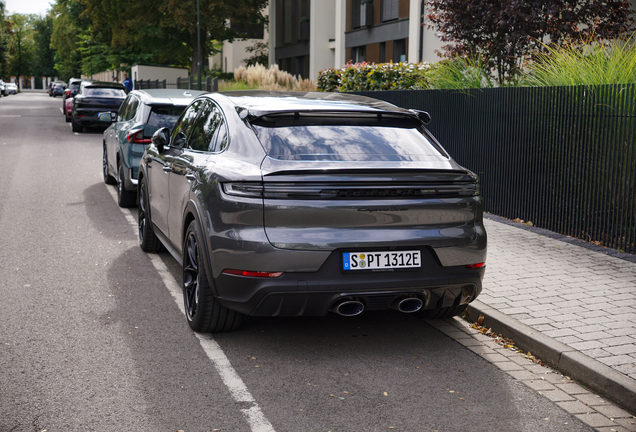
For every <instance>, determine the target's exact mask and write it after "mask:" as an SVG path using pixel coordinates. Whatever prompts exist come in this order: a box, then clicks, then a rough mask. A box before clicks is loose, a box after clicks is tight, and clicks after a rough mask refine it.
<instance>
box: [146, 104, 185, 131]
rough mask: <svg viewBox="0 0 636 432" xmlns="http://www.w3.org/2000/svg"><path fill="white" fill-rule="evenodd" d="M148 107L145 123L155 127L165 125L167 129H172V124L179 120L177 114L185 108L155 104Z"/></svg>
mask: <svg viewBox="0 0 636 432" xmlns="http://www.w3.org/2000/svg"><path fill="white" fill-rule="evenodd" d="M150 108H151V109H150V115H149V116H148V121H147V122H146V124H147V125H148V126H153V127H156V128H163V127H167V128H168V129H172V126H174V124H175V123H176V122H177V120H179V116H180V115H181V114H182V113H183V111H184V110H185V107H183V106H174V105H156V106H151V107H150Z"/></svg>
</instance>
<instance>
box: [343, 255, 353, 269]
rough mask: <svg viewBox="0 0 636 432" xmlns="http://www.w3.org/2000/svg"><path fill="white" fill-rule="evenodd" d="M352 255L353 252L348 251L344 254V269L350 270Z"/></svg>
mask: <svg viewBox="0 0 636 432" xmlns="http://www.w3.org/2000/svg"><path fill="white" fill-rule="evenodd" d="M350 256H351V254H348V253H343V254H342V268H343V269H344V270H349V269H350V268H351V265H350V264H349V260H350Z"/></svg>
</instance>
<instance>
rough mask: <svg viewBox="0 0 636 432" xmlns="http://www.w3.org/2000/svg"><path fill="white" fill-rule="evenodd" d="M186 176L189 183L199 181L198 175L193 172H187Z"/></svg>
mask: <svg viewBox="0 0 636 432" xmlns="http://www.w3.org/2000/svg"><path fill="white" fill-rule="evenodd" d="M185 177H186V179H188V183H190V182H195V181H197V177H196V176H195V175H194V174H192V173H188V174H186V176H185Z"/></svg>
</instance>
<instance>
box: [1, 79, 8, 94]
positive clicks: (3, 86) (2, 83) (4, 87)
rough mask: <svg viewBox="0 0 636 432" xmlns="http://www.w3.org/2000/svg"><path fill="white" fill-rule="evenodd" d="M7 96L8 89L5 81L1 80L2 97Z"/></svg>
mask: <svg viewBox="0 0 636 432" xmlns="http://www.w3.org/2000/svg"><path fill="white" fill-rule="evenodd" d="M6 95H7V87H6V84H5V82H4V81H2V80H0V96H6Z"/></svg>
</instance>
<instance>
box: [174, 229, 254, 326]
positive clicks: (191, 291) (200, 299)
mask: <svg viewBox="0 0 636 432" xmlns="http://www.w3.org/2000/svg"><path fill="white" fill-rule="evenodd" d="M201 238H202V237H201V235H200V233H199V227H198V225H197V222H196V221H192V222H191V223H190V225H189V226H188V230H187V232H186V235H185V241H184V248H183V302H184V306H185V312H186V318H187V320H188V324H189V325H190V328H192V330H194V331H196V332H203V333H205V332H223V331H230V330H235V329H237V328H238V327H239V326H240V325H241V321H242V318H243V315H242V314H240V313H238V312H235V311H232V310H229V309H227V308H225V307H223V306H221V305H220V304H219V302H218V301H217V300H216V299H215V298H214V296H213V295H212V290H211V289H210V285H209V282H208V278H207V274H206V271H205V265H204V264H203V260H202V256H201V251H200V249H199V247H200V246H199V245H201V244H203V243H202V242H201Z"/></svg>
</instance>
